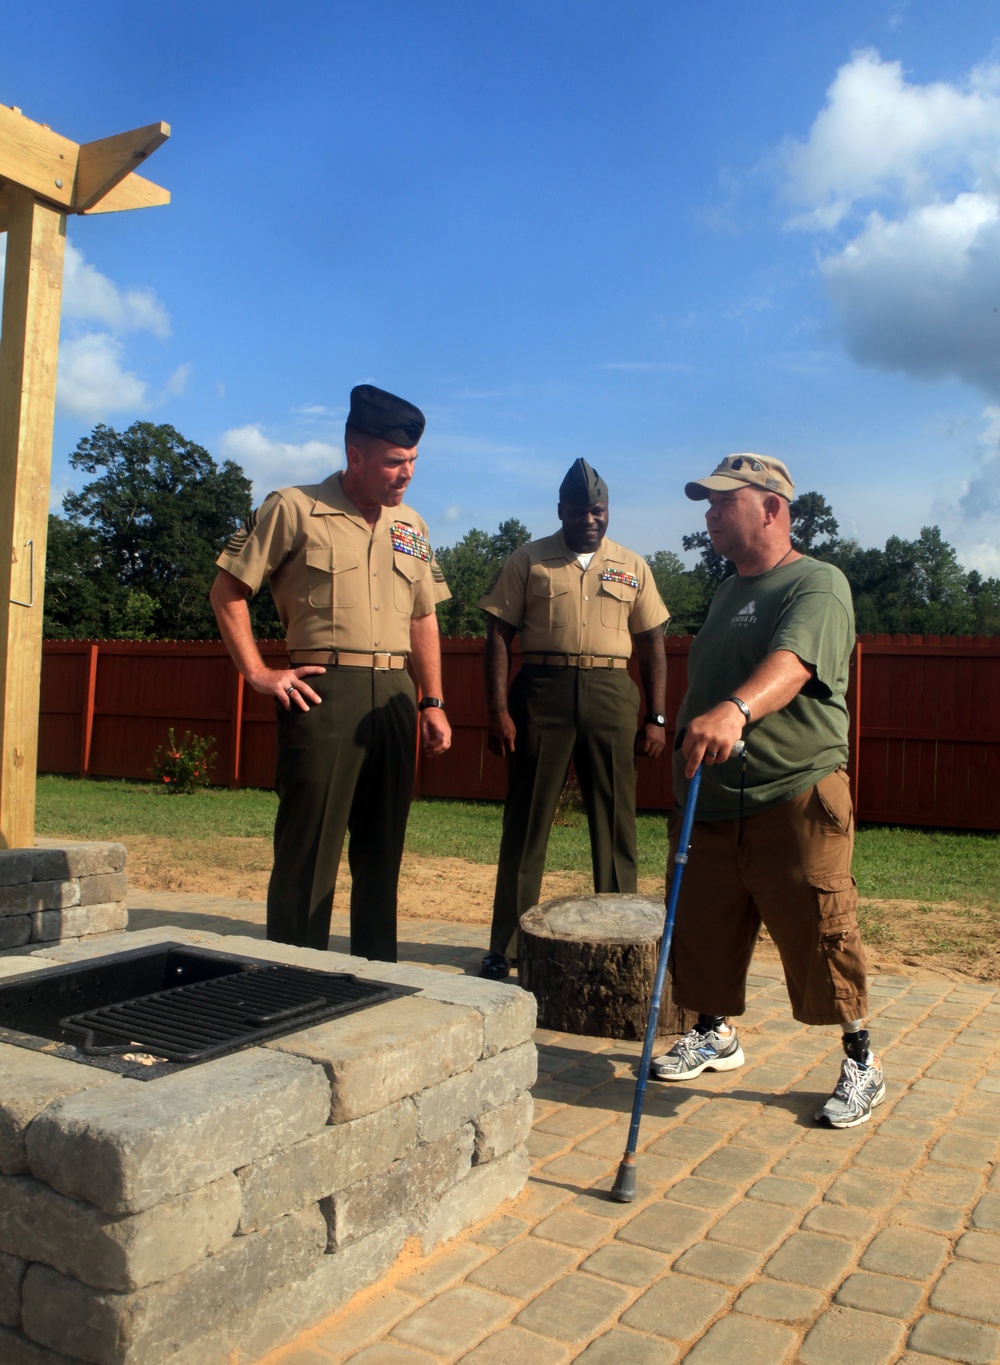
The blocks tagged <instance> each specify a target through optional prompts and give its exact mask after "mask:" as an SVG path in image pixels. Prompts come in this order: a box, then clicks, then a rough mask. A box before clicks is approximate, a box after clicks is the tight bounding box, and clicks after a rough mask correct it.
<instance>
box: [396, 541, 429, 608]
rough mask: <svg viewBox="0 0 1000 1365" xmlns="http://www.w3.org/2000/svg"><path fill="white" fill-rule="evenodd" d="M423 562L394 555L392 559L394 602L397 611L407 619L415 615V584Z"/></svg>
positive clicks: (411, 557) (407, 556)
mask: <svg viewBox="0 0 1000 1365" xmlns="http://www.w3.org/2000/svg"><path fill="white" fill-rule="evenodd" d="M423 562H424V561H423V560H422V559H416V558H415V557H414V556H413V555H402V554H394V555H393V557H392V600H393V602H394V604H395V607H396V610H397V611H399V612H402V613H403V614H404V616H407V617H409V616H412V615H413V594H414V592H415V591H416V589H415V587H414V584H415V583H416V580H417V572H418V570H419V567H420V565H421V564H422V563H423Z"/></svg>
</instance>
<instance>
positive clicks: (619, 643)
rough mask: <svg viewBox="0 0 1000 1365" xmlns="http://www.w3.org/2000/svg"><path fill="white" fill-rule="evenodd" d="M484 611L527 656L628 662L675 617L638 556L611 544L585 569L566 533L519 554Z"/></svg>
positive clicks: (604, 545) (509, 562)
mask: <svg viewBox="0 0 1000 1365" xmlns="http://www.w3.org/2000/svg"><path fill="white" fill-rule="evenodd" d="M478 605H479V606H480V607H481V608H482V610H483V611H487V612H489V613H490V615H491V616H498V617H499V618H500V620H501V621H506V622H507V624H508V625H510V626H515V627H517V629H518V630H520V632H521V652H522V654H524V653H540V654H593V655H595V656H604V657H609V658H610V657H617V658H622V659H627V658H628V657H629V656H630V655H631V653H632V636H633V635H641V634H642V632H643V631H646V630H652V629H653V627H654V626H661V625H662V624H663V623H664V621H666V620H667V619H668V617H669V615H670V613H669V612H668V611H667V609H666V607H665V606H664V605H663V602H662V601H661V599H660V594H659V593H658V592H657V590H656V584H655V582H654V581H653V575H652V574H651V573H650V570H649V565H648V564H647V563H646V561H645V560H644V559H643V558H642V557H641V556H640V555H637V554H633V553H632V551H631V550H626V549H625V548H624V546H622V545H617V544H616V543H615V542H614V541H613V540H607V539H605V540H602V541H601V543H600V545H599V546H598V547H597V549H596V550H595V551H594V555H593V558H592V559H591V561H590V565H589V566H588V567H587V568H586V569H584V568H583V566H582V565H581V564H580V563H579V561H578V559H577V556H576V552H575V551H573V550H571V549H570V548H569V546H568V545H567V544H566V541H565V539H564V537H563V533H562V531H557V532H556V534H555V535H554V536H546V537H545V539H544V540H533V541H531V543H530V544H528V545H522V546H520V548H519V549H517V550H515V551H514V553H513V554H512V555H511V556H510V558H509V559H508V560H507V562H506V563H505V564H504V566H503V568H502V569H501V570H500V577H499V578H498V579H497V581H496V583H494V585H493V587H492V588H491V589H490V590H489V592H488V593H486V594H485V596H483V597H481V598H480V599H479V603H478Z"/></svg>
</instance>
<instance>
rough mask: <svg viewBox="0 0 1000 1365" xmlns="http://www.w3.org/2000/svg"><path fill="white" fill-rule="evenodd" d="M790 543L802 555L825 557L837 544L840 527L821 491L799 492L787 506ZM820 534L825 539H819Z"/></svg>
mask: <svg viewBox="0 0 1000 1365" xmlns="http://www.w3.org/2000/svg"><path fill="white" fill-rule="evenodd" d="M789 511H790V512H791V517H792V544H793V545H794V546H795V548H796V550H798V551H800V552H801V553H802V554H804V555H813V556H814V557H826V556H827V555H829V554H830V553H831V552H832V551H833V550H834V549H835V548H836V546H837V532H838V530H839V529H840V527H839V525H838V523H837V518H836V517H835V516H834V515H833V508H832V507H831V506H830V504H829V503H828V502H827V500H826V498H824V497H823V494H822V493H800V494H799V496H798V497H797V498H796V499H795V500H794V502H793V503H792V504H791V507H790V508H789ZM820 536H825V537H826V539H825V540H823V541H820V539H819V538H820Z"/></svg>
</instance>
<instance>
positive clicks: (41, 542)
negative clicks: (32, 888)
mask: <svg viewBox="0 0 1000 1365" xmlns="http://www.w3.org/2000/svg"><path fill="white" fill-rule="evenodd" d="M169 136H170V129H169V127H168V126H167V124H165V123H152V124H150V125H149V126H148V127H147V128H135V129H133V130H132V131H131V132H127V133H118V134H117V135H116V136H114V137H106V138H101V139H100V140H99V141H98V142H86V143H83V144H82V145H81V144H79V143H76V142H72V141H70V139H69V138H65V137H61V136H60V135H59V134H58V133H54V132H53V131H52V129H51V128H49V127H47V126H46V125H45V124H43V123H33V122H32V121H31V119H27V118H25V117H24V116H23V115H22V113H21V111H20V110H19V109H9V108H7V107H5V106H0V232H6V233H7V267H6V277H5V280H4V290H3V320H2V323H0V528H2V529H0V535H2V543H4V544H7V545H9V546H10V547H11V549H10V554H9V555H7V554H6V553H2V554H0V686H2V687H3V709H2V712H0V847H2V848H30V847H31V845H32V844H33V843H34V838H35V770H36V766H37V760H38V696H39V687H40V683H41V667H42V602H43V596H44V591H43V585H44V579H45V546H46V532H47V529H48V510H49V483H50V478H51V472H52V422H53V417H54V414H55V398H56V364H57V360H58V354H59V310H60V304H61V301H62V281H63V257H64V254H65V245H66V216H67V214H70V213H79V214H90V213H114V212H116V211H118V210H122V209H140V208H152V207H153V206H155V205H157V204H168V203H169V202H170V194H169V192H168V191H167V190H164V189H161V188H160V186H159V185H154V184H152V183H151V182H150V181H148V180H144V179H143V178H142V177H141V176H139V175H136V174H135V170H134V168H135V166H136V165H137V164H139V163H140V162H142V161H144V160H145V159H146V157H147V156H149V155H150V153H151V152H155V151H156V149H157V147H159V146H161V145H162V144H163V143H164V142H166V140H167V138H168V137H169Z"/></svg>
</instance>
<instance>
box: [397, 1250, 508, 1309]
mask: <svg viewBox="0 0 1000 1365" xmlns="http://www.w3.org/2000/svg"><path fill="white" fill-rule="evenodd" d="M489 1259H490V1254H489V1252H488V1251H485V1250H484V1249H483V1248H482V1247H479V1246H476V1245H475V1244H474V1243H472V1242H465V1243H462V1242H460V1243H459V1244H458V1245H457V1246H453V1247H452V1248H451V1249H450V1250H449V1251H443V1252H442V1253H441V1254H440V1255H439V1256H432V1257H431V1258H430V1259H429V1260H427V1261H425V1262H424V1264H423V1265H422V1266H421V1267H420V1269H419V1270H415V1271H414V1272H413V1274H412V1275H407V1276H406V1278H405V1279H402V1280H397V1281H396V1288H397V1289H400V1290H402V1291H403V1292H404V1293H406V1294H411V1295H412V1296H413V1297H414V1298H416V1299H429V1298H431V1297H433V1295H435V1294H440V1293H441V1292H442V1290H445V1289H450V1288H451V1286H452V1285H453V1284H457V1283H458V1281H459V1280H464V1279H465V1278H466V1276H467V1275H469V1274H470V1273H471V1272H472V1271H473V1270H475V1268H476V1267H477V1266H478V1265H481V1264H482V1263H483V1261H486V1260H489Z"/></svg>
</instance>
